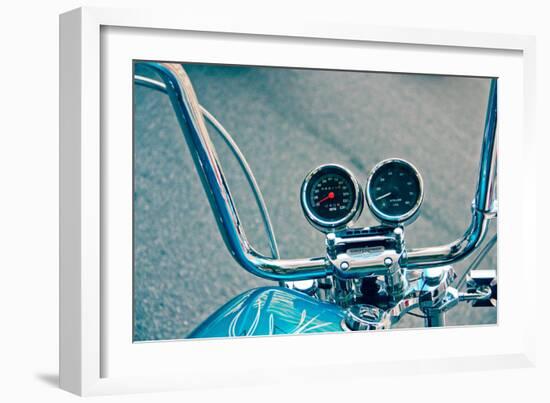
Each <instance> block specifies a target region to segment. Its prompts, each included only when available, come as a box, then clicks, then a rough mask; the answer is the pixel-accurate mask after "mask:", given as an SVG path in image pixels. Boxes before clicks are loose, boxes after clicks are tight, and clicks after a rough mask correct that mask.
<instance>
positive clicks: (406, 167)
mask: <svg viewBox="0 0 550 403" xmlns="http://www.w3.org/2000/svg"><path fill="white" fill-rule="evenodd" d="M365 193H366V199H367V203H368V206H369V209H370V210H371V212H372V213H373V214H374V216H375V217H376V218H377V219H378V220H379V221H380V222H381V223H382V224H384V225H389V226H398V225H404V224H407V223H411V222H413V221H414V219H415V218H416V217H417V216H418V212H419V210H420V205H421V204H422V201H423V199H424V186H423V183H422V177H421V176H420V173H419V172H418V170H417V169H416V168H415V167H414V165H412V164H411V163H410V162H407V161H405V160H403V159H400V158H390V159H387V160H384V161H382V162H380V163H378V164H377V165H376V166H375V167H374V168H373V170H372V171H371V173H370V175H369V178H368V180H367V185H366V188H365ZM300 201H301V204H302V210H303V211H304V215H305V216H306V218H307V220H308V221H309V222H310V224H311V225H313V226H314V227H315V228H317V229H318V230H320V231H322V232H333V231H339V230H341V229H344V228H346V227H349V226H351V225H353V223H354V222H355V221H356V220H357V218H358V217H359V215H360V214H361V211H362V210H363V190H362V189H361V186H360V185H359V183H358V182H357V179H356V178H355V176H354V175H353V174H352V173H351V172H350V171H349V170H348V169H346V168H344V167H343V166H341V165H336V164H326V165H321V166H319V167H317V168H315V169H314V170H313V171H311V172H310V173H309V174H308V175H307V176H306V178H305V179H304V182H303V184H302V188H301V190H300Z"/></svg>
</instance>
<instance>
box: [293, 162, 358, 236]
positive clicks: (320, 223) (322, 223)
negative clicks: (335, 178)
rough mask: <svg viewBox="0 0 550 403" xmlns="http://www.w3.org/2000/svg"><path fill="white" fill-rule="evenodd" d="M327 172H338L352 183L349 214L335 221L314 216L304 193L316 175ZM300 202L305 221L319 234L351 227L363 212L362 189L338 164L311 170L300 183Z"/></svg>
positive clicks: (347, 170)
mask: <svg viewBox="0 0 550 403" xmlns="http://www.w3.org/2000/svg"><path fill="white" fill-rule="evenodd" d="M327 170H336V171H339V173H340V174H341V175H344V176H347V177H348V178H349V180H350V182H351V183H352V185H353V191H354V192H355V200H354V202H353V205H352V207H351V209H350V211H349V213H348V214H346V215H345V216H344V217H342V218H340V219H338V220H336V221H330V220H325V219H323V218H321V217H319V216H318V215H317V214H315V212H313V211H312V210H311V208H310V207H309V202H308V195H307V193H306V192H307V188H308V185H309V184H310V182H311V181H312V179H313V178H314V177H315V176H316V175H318V174H320V173H322V172H323V171H327ZM300 202H301V205H302V210H303V212H304V215H305V216H306V219H307V220H308V221H309V223H310V224H311V225H312V226H313V227H315V228H316V229H318V230H319V231H321V232H333V231H337V230H340V229H343V228H346V227H348V226H350V225H353V223H354V222H355V221H357V219H358V218H359V216H360V215H361V212H362V211H363V206H364V195H363V189H362V188H361V185H360V184H359V181H358V180H357V178H356V177H355V175H354V174H353V173H352V172H351V171H350V170H349V169H347V168H345V167H343V166H342V165H339V164H323V165H320V166H318V167H317V168H315V169H313V170H312V171H311V172H309V173H308V174H307V175H306V177H305V178H304V181H303V182H302V187H301V189H300Z"/></svg>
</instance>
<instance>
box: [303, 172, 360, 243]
mask: <svg viewBox="0 0 550 403" xmlns="http://www.w3.org/2000/svg"><path fill="white" fill-rule="evenodd" d="M300 201H301V203H302V209H303V211H304V215H305V216H306V218H307V219H308V221H309V222H310V223H311V225H313V226H314V227H315V228H317V229H319V230H320V231H323V232H330V231H335V230H338V229H342V228H345V227H346V226H349V225H352V224H353V222H354V221H355V220H356V219H357V217H358V216H359V215H360V214H361V211H362V210H363V191H362V190H361V186H360V185H359V183H358V182H357V180H356V179H355V176H353V174H352V173H351V172H350V171H348V170H347V169H346V168H344V167H342V166H340V165H336V164H327V165H321V166H320V167H317V168H315V169H314V170H313V171H311V172H310V173H309V174H308V175H307V176H306V178H305V179H304V182H303V184H302V189H301V191H300Z"/></svg>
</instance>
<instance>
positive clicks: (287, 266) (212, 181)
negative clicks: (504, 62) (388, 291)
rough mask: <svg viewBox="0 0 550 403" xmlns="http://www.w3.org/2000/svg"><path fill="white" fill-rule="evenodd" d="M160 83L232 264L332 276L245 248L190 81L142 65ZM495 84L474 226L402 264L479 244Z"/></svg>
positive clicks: (297, 276) (445, 259)
mask: <svg viewBox="0 0 550 403" xmlns="http://www.w3.org/2000/svg"><path fill="white" fill-rule="evenodd" d="M143 64H144V65H146V66H148V67H149V68H151V69H153V70H154V71H155V72H156V73H157V74H158V75H159V76H160V77H161V79H162V80H163V82H164V84H165V92H166V93H167V94H168V96H169V98H170V101H171V103H172V106H173V108H174V110H175V112H176V116H177V119H178V122H179V124H180V126H181V128H182V131H183V134H184V137H185V140H186V143H187V145H188V147H189V150H190V152H191V155H192V158H193V162H194V164H195V167H196V169H197V172H198V173H199V177H200V179H201V182H202V184H203V187H204V189H205V191H206V194H207V196H208V200H209V203H210V206H211V208H212V211H213V213H214V216H215V218H216V222H217V225H218V227H219V230H220V233H221V234H222V237H223V240H224V242H225V244H226V246H227V248H228V250H229V251H230V252H231V254H232V256H233V258H234V259H235V260H236V261H237V262H238V263H239V264H240V265H241V266H242V267H243V268H244V269H246V270H247V271H249V272H251V273H252V274H255V275H257V276H259V277H263V278H266V279H270V280H279V281H297V280H304V279H311V278H322V277H326V276H327V275H330V274H332V273H333V272H334V267H333V265H332V263H331V262H330V261H329V259H328V258H327V257H317V258H303V259H274V258H270V257H266V256H264V255H262V254H261V253H259V252H257V251H256V250H254V248H253V247H252V245H250V243H249V242H248V240H247V238H246V234H245V231H244V228H243V226H242V224H241V221H240V219H239V215H238V213H237V209H236V207H235V203H234V202H233V198H232V196H231V192H230V189H229V186H228V184H227V181H226V178H225V175H224V173H223V170H222V167H221V163H220V160H219V158H218V155H217V153H216V150H215V147H214V144H213V143H212V141H211V139H210V136H209V133H208V130H207V128H206V124H205V121H204V117H203V113H202V111H201V107H200V104H199V102H198V99H197V96H196V94H195V91H194V89H193V86H192V84H191V81H190V79H189V77H188V75H187V73H186V72H185V70H184V69H183V67H182V66H181V65H180V64H176V63H156V62H143ZM496 107H497V86H496V79H492V80H491V89H490V95H489V104H488V109H487V118H486V122H485V132H484V136H483V143H482V148H481V161H480V173H479V179H478V184H477V191H476V194H475V199H474V203H473V206H472V221H471V223H470V226H469V228H468V230H467V231H466V233H465V234H464V236H463V237H462V238H460V239H458V240H456V241H455V242H452V243H450V244H448V245H442V246H438V247H428V248H420V249H411V250H409V251H407V252H406V253H404V254H403V256H402V260H401V261H400V264H401V265H402V266H404V267H407V268H411V269H421V268H429V267H434V266H441V265H446V264H451V263H453V262H456V261H458V260H460V259H463V258H465V257H466V256H468V255H469V254H470V253H471V252H472V251H473V250H474V249H475V248H476V247H477V246H478V245H479V243H480V242H481V241H482V239H483V237H484V235H485V232H486V228H487V222H488V220H489V219H490V218H491V216H492V214H493V210H492V208H493V206H492V205H491V204H492V192H493V188H494V176H495V174H496V158H495V155H496V151H495V139H496V110H497V109H496Z"/></svg>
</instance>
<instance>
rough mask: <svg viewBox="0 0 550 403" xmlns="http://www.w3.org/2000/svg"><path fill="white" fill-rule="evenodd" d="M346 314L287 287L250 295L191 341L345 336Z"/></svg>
mask: <svg viewBox="0 0 550 403" xmlns="http://www.w3.org/2000/svg"><path fill="white" fill-rule="evenodd" d="M343 318H344V311H343V310H342V309H341V308H339V307H338V306H336V305H333V304H328V303H325V302H320V301H318V300H316V299H314V298H312V297H310V296H308V295H305V294H302V293H300V292H298V291H294V290H290V289H288V288H283V287H262V288H256V289H253V290H249V291H246V292H244V293H242V294H241V295H239V296H237V297H235V298H233V299H232V300H231V301H229V302H228V303H226V304H225V305H224V306H222V307H221V308H220V309H218V310H217V311H216V312H215V313H214V314H212V315H211V316H210V317H209V318H208V319H206V320H205V321H204V322H203V323H202V324H200V325H199V326H198V327H197V328H196V329H195V330H194V331H193V332H191V334H190V335H189V336H188V338H204V337H239V336H266V335H277V334H280V335H285V334H303V333H318V332H342V331H343V329H342V327H341V322H342V319H343Z"/></svg>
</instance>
